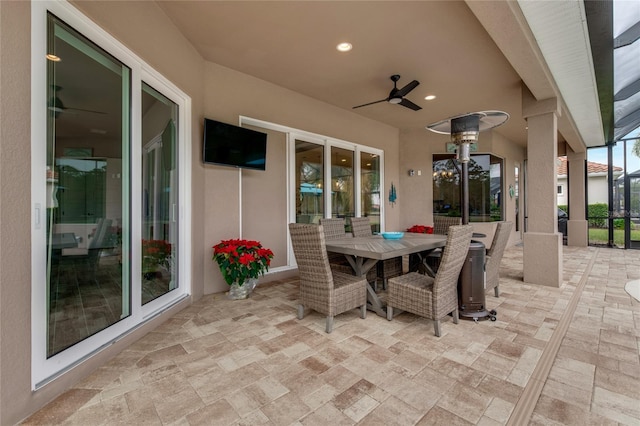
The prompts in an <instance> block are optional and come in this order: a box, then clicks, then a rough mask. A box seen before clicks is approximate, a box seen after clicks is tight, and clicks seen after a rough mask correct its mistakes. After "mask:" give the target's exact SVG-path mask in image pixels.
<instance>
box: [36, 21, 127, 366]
mask: <svg viewBox="0 0 640 426" xmlns="http://www.w3.org/2000/svg"><path fill="white" fill-rule="evenodd" d="M47 30H48V31H47V34H48V36H47V52H48V53H49V55H48V59H49V61H48V64H47V90H48V94H47V160H46V161H47V170H46V187H47V224H46V233H47V283H46V285H47V296H48V297H47V314H48V317H47V318H48V319H47V345H46V356H47V358H50V357H52V356H54V355H56V354H58V353H59V352H62V351H63V350H65V349H67V348H69V347H71V346H73V345H75V344H77V343H79V342H80V341H82V340H84V339H86V338H87V337H89V336H92V335H94V334H96V333H98V332H100V331H101V330H104V329H106V328H107V327H109V326H111V325H113V324H115V323H116V322H118V321H120V320H121V319H123V318H125V317H127V316H129V315H130V313H131V301H130V299H129V286H130V283H129V281H128V274H127V273H126V272H123V259H127V258H128V256H127V255H126V254H125V255H123V253H124V252H126V250H128V246H127V245H126V244H125V245H123V238H122V235H123V228H124V229H127V227H128V225H129V223H128V218H127V214H124V211H125V209H124V201H123V200H124V199H125V198H126V197H125V196H124V195H123V194H126V190H125V187H124V186H123V184H124V182H123V179H121V176H122V173H123V171H125V170H123V168H126V167H127V166H126V164H125V163H124V162H123V161H122V159H123V153H125V152H128V150H129V133H130V132H129V117H130V111H129V97H128V88H129V85H130V69H129V68H128V67H126V66H125V65H124V64H122V63H121V62H119V61H118V60H117V59H115V58H114V57H112V56H111V55H109V54H108V53H107V52H105V51H104V50H102V49H101V48H99V47H98V46H96V45H95V44H93V43H92V42H91V41H89V40H88V39H86V38H85V37H84V36H82V35H81V34H79V33H78V32H76V31H75V30H73V29H72V28H70V27H68V26H67V25H66V24H65V23H63V22H62V21H60V20H59V19H57V18H56V17H55V16H53V15H51V14H49V15H48V19H47ZM43 177H44V174H43ZM124 270H125V271H126V265H125V268H124Z"/></svg>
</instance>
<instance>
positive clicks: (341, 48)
mask: <svg viewBox="0 0 640 426" xmlns="http://www.w3.org/2000/svg"><path fill="white" fill-rule="evenodd" d="M336 49H338V51H339V52H348V51H350V50H351V49H353V46H352V45H351V43H347V42H343V43H340V44H338V45H337V46H336Z"/></svg>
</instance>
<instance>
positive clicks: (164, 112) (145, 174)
mask: <svg viewBox="0 0 640 426" xmlns="http://www.w3.org/2000/svg"><path fill="white" fill-rule="evenodd" d="M142 111H143V116H142V129H143V130H142V143H143V145H144V146H143V149H142V268H141V271H142V276H141V279H142V304H146V303H148V302H150V301H151V300H154V299H156V298H158V297H160V296H162V295H164V294H166V293H168V292H169V291H171V290H173V289H175V288H176V287H177V269H176V268H177V262H176V259H177V258H178V253H177V242H178V229H177V218H176V214H177V213H176V212H177V204H176V203H177V200H178V191H177V188H178V181H177V170H176V164H177V158H176V149H177V146H176V125H177V117H178V106H177V105H176V104H175V103H174V102H172V101H171V100H170V99H168V98H167V97H166V96H164V95H162V94H161V93H159V92H158V91H156V90H155V89H153V88H152V87H151V86H149V85H148V84H146V83H142Z"/></svg>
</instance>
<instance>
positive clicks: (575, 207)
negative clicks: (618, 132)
mask: <svg viewBox="0 0 640 426" xmlns="http://www.w3.org/2000/svg"><path fill="white" fill-rule="evenodd" d="M567 164H568V176H569V179H568V181H569V221H568V222H567V245H569V246H575V247H587V246H588V245H589V225H588V222H587V220H586V211H585V206H586V205H587V204H586V198H587V197H586V187H585V176H586V175H587V170H586V169H587V153H586V151H584V152H573V151H571V152H568V153H567Z"/></svg>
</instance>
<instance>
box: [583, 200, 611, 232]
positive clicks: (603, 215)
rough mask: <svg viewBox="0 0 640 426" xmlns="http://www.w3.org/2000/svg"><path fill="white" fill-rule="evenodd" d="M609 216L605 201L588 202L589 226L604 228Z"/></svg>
mask: <svg viewBox="0 0 640 426" xmlns="http://www.w3.org/2000/svg"><path fill="white" fill-rule="evenodd" d="M608 217H609V207H608V205H607V204H605V203H596V204H589V206H588V207H587V219H588V220H589V227H590V228H606V227H607V218H608Z"/></svg>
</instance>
